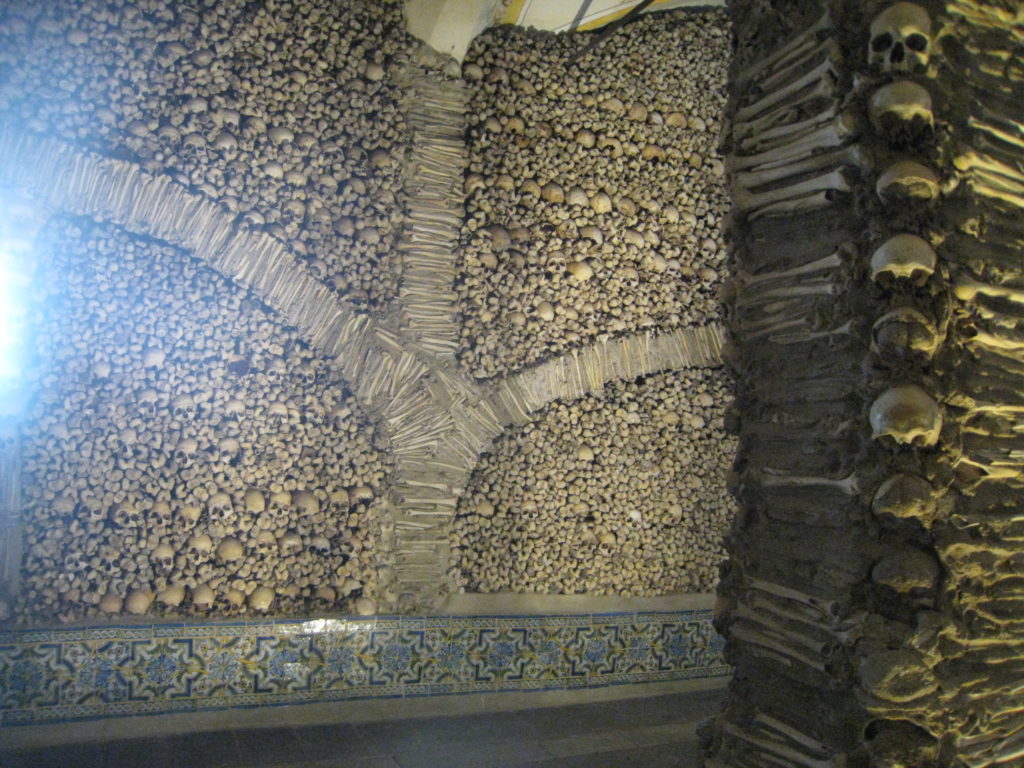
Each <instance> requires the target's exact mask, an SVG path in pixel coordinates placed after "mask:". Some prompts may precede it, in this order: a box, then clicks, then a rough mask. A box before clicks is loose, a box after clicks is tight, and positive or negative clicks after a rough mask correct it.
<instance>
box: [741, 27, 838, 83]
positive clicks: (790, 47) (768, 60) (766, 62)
mask: <svg viewBox="0 0 1024 768" xmlns="http://www.w3.org/2000/svg"><path fill="white" fill-rule="evenodd" d="M831 27H832V17H831V15H830V14H829V13H828V12H827V11H826V12H825V13H823V14H822V15H821V16H820V17H819V18H818V20H817V21H816V22H814V24H812V25H811V26H810V27H808V28H807V29H805V30H804V31H803V32H801V33H800V34H798V35H797V36H796V37H794V38H793V39H792V40H790V41H789V42H788V43H786V44H785V45H783V46H782V47H781V48H779V49H778V50H776V51H774V52H773V53H771V54H769V55H768V56H765V57H764V58H763V59H760V60H759V61H757V62H755V63H753V64H751V65H750V66H748V67H747V68H746V69H744V70H743V71H742V72H740V73H739V74H738V75H736V81H735V82H736V86H737V87H738V88H742V87H745V86H746V84H747V83H749V82H750V80H752V79H753V78H755V77H757V76H758V75H760V74H762V73H764V72H771V71H773V70H775V69H776V67H779V66H780V65H781V66H787V65H788V63H789V62H790V61H792V60H794V59H796V58H797V57H802V55H803V53H804V52H805V51H806V50H808V49H813V48H814V47H815V45H816V44H817V41H818V39H819V38H820V36H821V33H822V32H823V31H825V30H827V29H830V28H831Z"/></svg>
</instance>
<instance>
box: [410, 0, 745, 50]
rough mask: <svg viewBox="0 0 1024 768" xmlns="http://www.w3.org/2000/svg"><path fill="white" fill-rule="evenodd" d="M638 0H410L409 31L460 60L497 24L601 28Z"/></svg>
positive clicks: (675, 1)
mask: <svg viewBox="0 0 1024 768" xmlns="http://www.w3.org/2000/svg"><path fill="white" fill-rule="evenodd" d="M639 3H640V0H406V20H407V23H408V26H409V31H410V32H411V33H412V34H413V35H415V36H416V37H418V38H420V39H421V40H423V41H425V42H426V43H428V44H429V45H430V46H431V47H432V48H434V49H435V50H437V51H439V52H441V53H447V54H448V55H450V56H453V57H454V58H455V59H458V60H459V61H461V60H462V58H463V57H464V56H465V55H466V49H467V48H468V47H469V43H470V41H471V40H472V39H473V38H474V37H476V36H477V35H478V34H480V33H481V32H483V31H484V30H485V29H487V28H488V27H490V26H493V25H494V24H517V25H519V26H522V27H535V28H537V29H546V30H551V31H554V32H566V31H570V30H574V29H581V30H584V29H594V28H596V27H601V26H603V25H605V24H607V23H608V22H610V21H613V20H614V19H617V18H619V17H620V16H622V15H624V14H626V13H628V12H629V10H630V9H631V8H633V7H634V6H636V5H639ZM724 4H725V3H724V0H655V2H654V3H652V4H651V5H650V6H649V7H648V8H647V9H646V10H645V11H644V12H645V13H649V12H651V11H665V10H669V9H671V8H686V7H700V6H704V7H706V6H721V5H724Z"/></svg>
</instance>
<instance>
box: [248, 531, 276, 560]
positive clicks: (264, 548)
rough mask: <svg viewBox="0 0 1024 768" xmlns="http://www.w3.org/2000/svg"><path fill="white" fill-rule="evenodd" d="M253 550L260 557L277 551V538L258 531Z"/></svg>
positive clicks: (268, 532)
mask: <svg viewBox="0 0 1024 768" xmlns="http://www.w3.org/2000/svg"><path fill="white" fill-rule="evenodd" d="M253 548H254V549H255V550H256V553H257V554H258V555H261V556H266V555H269V554H270V553H271V552H273V551H274V550H275V549H277V538H276V537H275V536H274V534H272V533H271V532H270V531H260V532H259V533H257V534H256V539H255V543H254V545H253Z"/></svg>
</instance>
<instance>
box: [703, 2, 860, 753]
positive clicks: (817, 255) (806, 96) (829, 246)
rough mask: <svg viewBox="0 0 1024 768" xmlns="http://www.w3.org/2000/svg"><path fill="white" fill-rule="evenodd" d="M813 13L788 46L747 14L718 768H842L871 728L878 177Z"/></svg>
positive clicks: (730, 144) (737, 178) (737, 73)
mask: <svg viewBox="0 0 1024 768" xmlns="http://www.w3.org/2000/svg"><path fill="white" fill-rule="evenodd" d="M811 5H812V4H809V3H808V4H804V5H803V6H801V7H802V10H803V12H804V13H805V14H806V13H807V12H808V10H813V12H814V16H809V17H805V18H803V19H802V20H801V21H800V22H799V24H798V25H797V26H796V28H795V29H793V30H792V31H791V32H789V33H788V36H787V35H786V32H787V31H786V30H784V29H780V28H779V27H777V26H776V27H771V26H769V27H767V28H766V27H765V26H763V25H762V24H760V22H759V18H760V17H759V15H758V13H757V10H758V8H759V7H760V4H758V3H736V4H735V7H734V23H735V24H736V29H737V42H738V44H739V49H738V55H737V59H736V61H735V62H734V72H733V78H732V85H733V91H734V92H733V94H732V102H731V105H730V109H729V117H730V120H731V129H730V133H729V135H728V136H727V137H726V148H727V149H728V151H729V157H728V159H727V165H728V167H729V170H730V182H731V187H732V192H733V199H734V210H735V214H736V216H735V220H734V222H733V225H732V229H731V231H730V238H731V240H732V257H733V264H732V268H733V272H734V278H733V279H732V280H731V281H730V284H729V286H728V289H727V291H726V292H725V298H726V309H727V313H728V319H729V325H730V330H731V333H732V347H731V348H730V350H729V351H728V353H727V358H728V359H729V360H730V362H731V363H732V364H733V365H734V366H735V367H736V369H737V374H738V392H737V402H736V409H735V410H734V412H733V413H732V414H730V418H729V425H730V427H731V428H733V429H735V430H737V432H738V435H739V441H740V442H739V452H738V455H737V459H736V464H735V469H736V473H735V477H734V482H735V486H734V489H733V490H734V492H735V493H736V495H737V498H738V500H739V502H740V505H741V513H740V516H739V522H738V524H737V525H736V527H735V528H734V530H733V532H732V534H731V536H730V560H729V562H728V563H727V566H726V567H725V568H724V569H723V582H722V585H721V586H720V595H721V597H720V605H719V612H718V618H717V620H718V625H719V628H720V631H722V632H723V634H724V635H725V636H726V638H727V640H728V651H727V655H728V658H729V659H730V661H731V662H732V663H734V664H735V665H736V676H735V678H734V680H733V682H732V686H731V693H730V697H729V700H728V705H727V709H726V712H725V713H724V714H723V715H722V716H720V717H719V719H718V720H717V722H716V724H715V726H714V728H713V729H712V730H711V732H710V733H709V744H708V747H709V755H710V757H709V761H708V765H711V766H742V767H744V768H765V767H768V766H795V765H800V766H831V765H841V764H844V763H843V762H842V760H843V759H845V758H844V756H845V754H846V753H847V751H848V749H849V742H850V741H851V734H852V733H854V732H855V731H856V723H859V722H862V721H863V720H864V719H865V718H864V717H863V713H862V710H861V708H860V705H859V703H858V702H857V700H856V698H855V697H854V696H853V695H852V694H851V693H849V692H848V691H847V690H846V687H847V686H848V674H849V665H850V664H851V663H852V661H851V660H852V655H853V648H854V645H855V643H856V641H857V638H858V637H859V636H860V632H861V629H862V626H863V624H864V622H865V620H866V615H867V614H866V610H865V606H864V604H863V602H862V600H861V598H860V595H859V592H860V587H859V585H860V584H861V582H862V581H863V579H864V578H865V575H866V573H867V572H868V571H869V570H870V564H871V558H872V552H871V546H870V541H871V537H872V533H873V532H872V528H871V524H870V522H869V520H868V513H867V511H866V504H865V503H864V501H863V498H862V497H863V492H864V486H865V484H866V483H867V482H869V481H868V480H867V479H866V477H865V476H864V467H865V466H866V465H867V464H868V463H869V461H870V455H871V451H872V450H873V449H872V446H871V438H870V433H869V432H868V430H867V429H866V414H865V403H864V401H863V398H862V396H861V389H862V387H863V381H862V373H861V361H862V359H863V357H864V353H865V351H866V349H867V346H868V340H867V329H866V327H865V323H864V321H863V320H861V318H860V316H859V313H860V311H861V310H860V309H859V307H858V304H859V302H860V298H859V295H858V293H857V286H856V280H857V279H858V275H859V273H860V268H859V264H858V253H859V251H860V248H859V244H858V239H859V238H860V232H859V231H858V224H857V221H856V215H857V214H856V211H857V207H856V195H857V194H858V188H859V187H860V186H863V183H862V178H863V177H864V176H865V175H866V174H867V171H868V162H867V160H866V154H865V152H864V150H862V149H861V148H860V146H859V145H858V143H857V138H858V134H859V130H860V127H861V121H860V119H859V116H858V115H857V114H856V112H855V111H853V110H852V109H850V107H849V106H848V104H847V101H846V100H845V99H844V98H843V95H844V92H845V91H847V90H848V89H849V77H848V76H847V75H845V74H844V72H846V71H847V65H846V64H845V63H844V58H845V56H846V55H847V52H846V50H845V48H844V46H843V45H842V43H841V41H842V35H841V32H840V30H839V29H837V25H836V23H835V22H836V20H835V19H834V18H833V16H832V15H831V14H830V13H829V11H828V9H827V8H826V7H825V4H824V3H815V4H813V5H814V6H815V7H814V8H810V9H809V6H811ZM778 10H779V14H780V16H781V17H782V18H786V17H785V16H784V15H782V9H778ZM786 10H789V9H788V8H787V9H786ZM851 722H852V723H854V724H853V725H851Z"/></svg>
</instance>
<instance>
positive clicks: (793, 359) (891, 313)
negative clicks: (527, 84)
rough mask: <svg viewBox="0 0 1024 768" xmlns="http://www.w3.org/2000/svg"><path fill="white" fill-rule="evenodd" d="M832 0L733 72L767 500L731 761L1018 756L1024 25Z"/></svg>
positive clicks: (745, 369)
mask: <svg viewBox="0 0 1024 768" xmlns="http://www.w3.org/2000/svg"><path fill="white" fill-rule="evenodd" d="M746 5H747V4H746V3H744V2H737V3H735V9H734V10H735V11H736V16H735V17H736V18H737V19H740V20H742V19H745V18H748V17H747V15H746V14H745V13H744V7H745V6H746ZM832 5H833V4H831V3H824V2H823V3H820V4H819V7H820V10H821V11H823V12H824V13H823V14H822V16H821V18H820V20H819V21H818V22H817V23H814V24H810V25H808V26H807V27H806V28H805V30H804V31H802V32H801V33H799V34H797V35H795V36H793V37H791V38H790V39H789V40H788V41H785V42H783V43H782V44H781V45H779V46H778V47H777V48H776V50H775V51H774V52H773V53H769V54H766V55H765V56H764V58H763V59H762V60H761V61H760V62H757V63H755V64H751V65H748V66H746V67H745V68H744V69H742V70H738V71H737V72H736V73H735V76H734V80H733V84H734V87H735V89H736V93H735V99H734V103H733V108H732V112H733V115H734V120H733V122H732V135H731V150H732V152H733V154H732V156H731V157H730V160H729V166H730V170H731V181H732V184H733V187H734V197H735V204H736V208H737V210H738V211H739V212H740V214H741V217H740V219H739V220H738V223H737V226H736V232H735V234H736V243H737V246H736V249H735V254H734V256H735V260H736V263H737V266H738V269H737V270H736V271H737V273H738V274H737V278H736V280H735V281H734V283H733V284H732V285H731V286H730V290H729V291H728V294H729V299H728V304H729V315H730V326H731V330H732V332H733V339H734V342H735V343H734V348H733V349H732V351H731V353H730V358H731V359H732V360H733V362H734V363H735V364H736V365H737V366H738V367H739V368H740V381H741V387H740V392H739V395H738V399H737V402H738V404H739V408H738V411H737V414H736V415H737V418H736V425H737V428H738V430H739V436H740V452H739V456H738V460H737V468H738V469H739V470H740V472H739V476H738V478H737V484H736V491H737V493H738V496H739V499H740V502H741V505H742V507H743V514H742V515H741V518H740V519H741V521H742V522H741V524H740V526H739V527H738V529H737V531H736V533H735V538H734V542H735V543H734V546H733V550H732V557H731V560H730V562H729V564H728V566H727V568H726V569H725V577H724V579H723V582H722V586H721V590H720V593H721V597H720V605H719V612H718V617H717V622H718V626H719V629H720V631H722V632H723V634H725V635H726V637H727V640H728V650H727V654H728V656H729V657H730V659H731V661H732V662H733V663H734V664H735V665H736V669H737V674H736V679H735V681H734V683H733V689H732V693H731V695H730V698H729V701H728V705H727V709H726V712H725V714H723V715H722V716H721V717H720V718H719V719H718V721H717V722H716V724H715V727H714V728H713V731H712V733H711V740H710V744H709V747H710V749H709V751H710V754H711V759H710V760H709V761H708V765H709V766H712V767H714V766H723V767H724V766H726V765H728V766H733V765H744V766H754V765H758V766H760V765H799V766H808V767H812V766H839V765H848V764H849V765H871V766H894V765H908V766H909V765H940V764H941V765H951V766H952V765H964V766H971V767H972V768H975V767H977V768H981V767H982V766H995V765H1010V764H1016V763H1018V762H1019V761H1020V760H1021V758H1022V757H1024V741H1022V739H1021V734H1022V733H1024V712H1022V710H1021V708H1020V691H1021V690H1022V686H1024V662H1022V658H1024V657H1022V643H1021V639H1020V638H1021V629H1022V627H1024V611H1022V605H1024V590H1022V589H1021V584H1022V583H1024V578H1022V577H1024V560H1022V559H1021V557H1020V554H1019V546H1018V544H1019V541H1020V536H1021V531H1022V523H1024V519H1022V517H1021V515H1020V514H1019V510H1018V507H1019V499H1020V497H1021V489H1022V486H1024V481H1022V478H1024V451H1022V449H1021V441H1020V434H1019V433H1020V431H1021V429H1020V423H1019V422H1020V418H1019V415H1020V413H1021V412H1022V411H1024V393H1022V390H1021V387H1020V375H1021V372H1022V371H1024V363H1022V359H1024V343H1022V338H1021V337H1020V331H1019V327H1018V326H1019V325H1020V322H1019V318H1020V316H1021V306H1022V305H1024V272H1022V269H1021V265H1020V258H1019V256H1020V244H1021V242H1022V234H1021V232H1022V229H1021V209H1022V208H1024V194H1022V193H1024V174H1022V173H1021V170H1020V168H1021V161H1022V151H1024V123H1022V122H1021V120H1020V114H1019V111H1020V110H1019V106H1018V105H1019V104H1020V103H1021V102H1022V99H1024V68H1022V67H1020V66H1019V65H1018V66H1016V68H1014V67H1013V66H1008V65H1007V62H1008V61H1012V60H1014V56H1013V54H1011V53H1010V51H1014V50H1016V51H1017V52H1018V54H1017V59H1016V60H1017V61H1018V62H1019V50H1020V48H1021V42H1022V41H1024V24H1022V21H1021V19H1020V18H1019V15H1018V17H1017V18H1014V17H1012V15H1009V14H1007V13H1006V11H1005V8H1003V7H1001V5H1000V4H998V3H992V4H987V3H980V2H972V1H971V0H954V1H953V2H950V3H948V4H947V7H946V9H945V11H946V15H947V16H948V17H949V18H950V19H951V20H952V21H950V22H949V23H948V24H947V26H946V27H945V30H944V33H945V34H946V35H947V37H946V39H945V40H944V41H943V44H942V46H940V45H939V44H938V42H937V39H936V38H937V34H938V31H939V25H938V22H937V20H936V19H935V17H934V14H933V12H932V11H930V10H929V9H928V8H926V7H924V6H923V5H918V4H915V3H907V2H897V3H891V4H885V5H882V6H881V7H880V8H879V9H878V11H877V13H876V14H875V15H874V16H873V17H872V18H871V20H870V24H869V28H868V29H864V26H863V24H864V22H863V19H862V17H861V14H860V12H859V11H856V10H847V9H845V8H843V9H840V8H839V4H834V5H835V7H834V8H831V6H832ZM830 8H831V10H830ZM749 18H750V19H751V21H750V22H745V21H741V22H739V23H738V36H739V40H740V48H741V49H743V48H744V47H745V46H748V45H750V46H753V45H755V44H756V43H755V42H753V41H757V40H763V37H762V35H763V30H762V29H759V28H756V27H755V26H754V24H755V21H754V20H755V16H754V15H751V16H750V17H749ZM864 42H866V43H867V48H866V50H865V48H864V47H863V45H864ZM950 52H953V53H955V54H956V55H952V56H949V57H948V58H947V57H946V56H944V55H943V53H946V54H948V53H950ZM851 69H852V70H853V71H852V72H851V71H850V70H851ZM940 137H942V138H941V140H940ZM854 142H856V143H854ZM980 222H984V225H983V226H979V223H980ZM797 235H799V237H796V236H797ZM1011 702H1012V703H1011Z"/></svg>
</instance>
